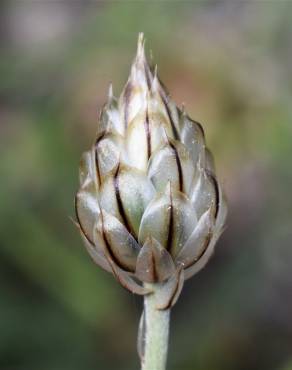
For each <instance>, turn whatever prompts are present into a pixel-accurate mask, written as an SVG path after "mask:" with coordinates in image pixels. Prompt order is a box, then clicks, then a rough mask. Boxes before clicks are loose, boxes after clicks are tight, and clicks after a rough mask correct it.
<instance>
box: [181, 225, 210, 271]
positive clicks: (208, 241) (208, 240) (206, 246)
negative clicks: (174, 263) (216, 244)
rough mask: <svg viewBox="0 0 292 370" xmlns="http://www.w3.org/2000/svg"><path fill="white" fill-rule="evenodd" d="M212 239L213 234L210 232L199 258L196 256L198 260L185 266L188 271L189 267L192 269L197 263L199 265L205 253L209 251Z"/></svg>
mask: <svg viewBox="0 0 292 370" xmlns="http://www.w3.org/2000/svg"><path fill="white" fill-rule="evenodd" d="M211 239H212V233H211V231H209V232H208V234H207V236H206V238H205V240H204V244H203V246H202V248H201V252H200V254H199V255H198V256H196V258H195V259H194V260H193V261H190V262H188V263H187V264H185V265H184V268H185V269H187V268H189V267H192V266H193V265H194V264H195V263H197V262H198V261H199V260H200V259H201V258H202V257H203V255H204V254H205V252H206V250H207V248H208V246H209V244H210V241H211Z"/></svg>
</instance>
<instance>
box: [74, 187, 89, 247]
mask: <svg viewBox="0 0 292 370" xmlns="http://www.w3.org/2000/svg"><path fill="white" fill-rule="evenodd" d="M77 198H78V195H77V194H76V195H75V198H74V208H75V215H76V218H77V223H78V225H79V228H80V231H81V232H82V234H83V235H84V237H85V239H86V240H87V241H88V243H89V244H91V245H92V246H93V247H94V243H93V241H92V240H91V239H90V238H89V236H88V235H87V233H86V231H85V230H84V227H83V226H82V223H81V220H80V217H79V214H78V207H77Z"/></svg>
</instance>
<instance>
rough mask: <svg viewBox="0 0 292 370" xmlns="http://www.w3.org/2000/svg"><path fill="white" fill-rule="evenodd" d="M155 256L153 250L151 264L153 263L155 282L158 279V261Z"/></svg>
mask: <svg viewBox="0 0 292 370" xmlns="http://www.w3.org/2000/svg"><path fill="white" fill-rule="evenodd" d="M155 262H156V261H155V257H154V253H153V251H151V264H152V277H153V282H156V281H158V274H157V271H156V263H155Z"/></svg>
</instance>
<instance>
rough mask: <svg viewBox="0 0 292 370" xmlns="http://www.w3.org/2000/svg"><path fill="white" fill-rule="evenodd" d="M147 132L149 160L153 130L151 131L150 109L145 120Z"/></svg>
mask: <svg viewBox="0 0 292 370" xmlns="http://www.w3.org/2000/svg"><path fill="white" fill-rule="evenodd" d="M144 127H145V132H146V138H147V157H148V160H149V158H150V156H151V151H152V149H151V131H150V122H149V116H148V109H146V117H145V122H144Z"/></svg>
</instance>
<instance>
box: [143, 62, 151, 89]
mask: <svg viewBox="0 0 292 370" xmlns="http://www.w3.org/2000/svg"><path fill="white" fill-rule="evenodd" d="M144 72H145V76H146V82H147V86H148V89H149V90H150V88H151V80H150V76H149V70H148V66H147V64H146V62H145V63H144Z"/></svg>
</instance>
